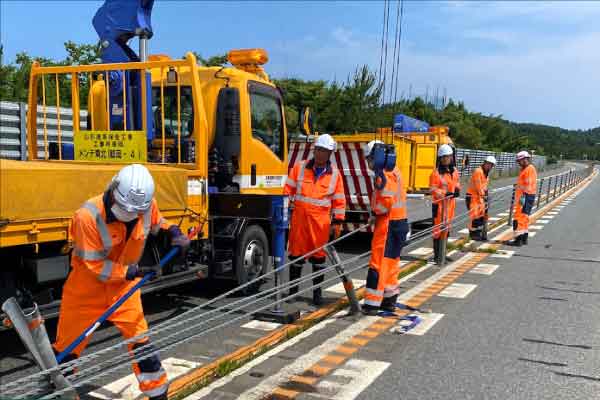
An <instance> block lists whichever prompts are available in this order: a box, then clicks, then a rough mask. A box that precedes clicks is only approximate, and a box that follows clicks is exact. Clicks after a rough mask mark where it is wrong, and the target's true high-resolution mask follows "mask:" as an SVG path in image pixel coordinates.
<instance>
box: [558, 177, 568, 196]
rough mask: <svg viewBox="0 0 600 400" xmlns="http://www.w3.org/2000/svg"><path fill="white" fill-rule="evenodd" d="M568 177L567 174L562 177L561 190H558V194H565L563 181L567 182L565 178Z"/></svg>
mask: <svg viewBox="0 0 600 400" xmlns="http://www.w3.org/2000/svg"><path fill="white" fill-rule="evenodd" d="M566 177H567V174H566V173H564V174H562V175H561V176H560V188H559V189H558V193H559V194H563V193H564V190H565V186H564V184H563V181H564V180H565V178H566Z"/></svg>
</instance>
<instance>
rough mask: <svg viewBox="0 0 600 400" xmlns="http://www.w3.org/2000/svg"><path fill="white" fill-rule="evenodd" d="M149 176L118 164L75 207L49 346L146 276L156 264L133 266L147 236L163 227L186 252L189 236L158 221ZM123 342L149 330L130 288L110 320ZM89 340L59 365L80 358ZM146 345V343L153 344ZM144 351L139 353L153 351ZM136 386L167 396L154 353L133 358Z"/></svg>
mask: <svg viewBox="0 0 600 400" xmlns="http://www.w3.org/2000/svg"><path fill="white" fill-rule="evenodd" d="M153 197H154V181H153V179H152V175H150V172H149V171H148V170H147V169H146V167H144V166H143V165H140V164H133V165H128V166H126V167H124V168H122V169H121V170H120V171H119V172H118V173H117V174H116V175H115V177H114V178H113V179H112V181H111V183H110V184H109V186H108V189H107V190H106V192H104V193H103V194H101V195H99V196H96V197H93V198H91V199H90V200H88V201H87V202H85V203H84V204H83V206H82V207H81V208H80V209H78V210H77V211H76V212H75V216H74V217H73V220H72V223H71V228H70V229H71V230H70V235H71V237H72V238H73V242H74V243H73V245H74V248H73V253H72V255H71V267H72V270H71V272H70V273H69V276H68V278H67V281H66V282H65V285H64V287H63V294H62V303H61V306H60V316H59V320H58V331H57V335H56V343H54V351H55V352H57V353H60V352H61V351H63V350H64V349H65V348H66V347H67V346H68V345H69V344H71V343H72V342H73V341H74V340H75V339H76V338H77V337H78V336H79V335H80V334H81V333H82V332H83V331H84V330H85V329H86V328H87V327H88V326H89V325H91V324H92V323H93V322H94V321H95V320H96V319H97V318H98V317H100V315H101V314H102V313H103V312H104V311H106V309H107V308H109V307H110V306H111V305H112V303H114V302H115V301H116V300H117V299H118V298H119V297H121V295H123V294H124V293H125V292H127V291H128V290H129V289H130V288H131V287H132V286H134V285H135V284H136V283H137V281H138V280H139V278H140V277H142V276H144V275H145V274H146V273H148V272H151V271H154V272H159V271H157V269H158V268H159V267H158V266H157V267H143V266H140V265H138V264H137V263H138V262H139V260H140V258H141V256H142V252H143V250H144V245H145V243H146V239H147V237H148V235H149V234H157V233H158V231H159V230H161V229H165V230H167V231H168V234H169V236H170V238H171V244H172V245H173V246H180V247H181V248H182V249H183V250H185V249H186V248H187V247H188V246H189V243H190V241H189V239H188V238H187V236H185V235H183V234H182V232H181V230H180V229H179V227H178V226H177V225H171V224H169V223H168V222H167V221H166V220H165V219H164V218H162V216H161V213H160V211H159V210H158V207H157V205H156V201H155V200H154V198H153ZM109 321H111V322H112V323H113V324H114V325H115V326H116V327H117V329H119V331H120V332H121V335H122V336H123V337H124V338H126V339H128V338H132V337H134V336H138V335H143V334H144V332H146V331H147V330H148V324H147V323H146V319H145V318H144V312H143V310H142V301H141V296H140V291H139V290H138V291H137V292H135V293H134V294H133V295H132V296H131V297H130V298H129V299H128V300H126V301H125V302H124V303H123V305H121V307H119V308H118V309H117V310H116V311H115V313H114V314H112V315H111V316H110V317H109ZM88 340H89V338H88V339H86V340H85V341H84V342H82V343H81V344H80V345H79V346H78V347H76V348H75V350H74V352H73V353H72V354H69V355H68V356H67V357H65V359H64V360H63V362H68V361H71V360H73V359H76V358H77V357H79V355H80V354H81V352H82V351H83V350H84V348H85V347H86V345H87V343H88ZM148 344H149V339H148V338H142V339H140V340H139V341H137V342H135V343H131V344H129V345H128V349H129V352H130V353H132V355H136V354H137V353H136V349H137V348H139V347H141V346H144V345H148ZM150 346H151V345H150ZM148 349H149V348H148V347H147V348H145V349H143V350H141V353H143V354H148V353H149V352H152V350H151V349H150V350H148ZM133 371H134V373H135V376H136V378H137V380H138V383H139V388H140V390H141V391H142V392H143V393H144V394H145V395H146V396H148V397H149V398H150V399H152V400H159V399H167V389H168V381H167V375H166V373H165V370H164V369H163V368H162V366H161V362H160V359H159V357H158V355H157V354H154V355H152V356H151V357H149V358H146V359H144V360H141V361H139V362H133Z"/></svg>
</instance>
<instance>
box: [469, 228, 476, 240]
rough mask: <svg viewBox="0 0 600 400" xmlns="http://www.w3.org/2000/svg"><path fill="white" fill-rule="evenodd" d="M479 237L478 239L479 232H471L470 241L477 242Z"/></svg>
mask: <svg viewBox="0 0 600 400" xmlns="http://www.w3.org/2000/svg"><path fill="white" fill-rule="evenodd" d="M477 237H478V236H477V231H472V230H469V239H471V240H477Z"/></svg>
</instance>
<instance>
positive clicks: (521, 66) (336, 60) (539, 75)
mask: <svg viewBox="0 0 600 400" xmlns="http://www.w3.org/2000/svg"><path fill="white" fill-rule="evenodd" d="M339 32H344V36H342V37H344V38H350V39H348V40H349V42H348V43H351V45H346V46H342V45H340V43H339V42H335V43H329V42H326V41H319V40H317V41H316V42H312V43H307V42H304V45H302V44H300V43H298V44H294V45H292V46H289V47H288V48H293V49H294V55H293V58H294V60H295V61H294V64H293V66H292V67H290V66H289V65H288V68H290V70H289V71H288V72H289V74H291V75H292V76H300V77H304V78H308V79H333V78H334V77H337V78H345V77H346V76H347V75H348V74H349V73H351V72H352V71H353V69H354V68H355V67H356V66H357V65H361V64H369V65H370V66H371V68H372V69H373V70H374V71H376V70H378V67H379V49H380V47H379V46H380V43H379V40H378V38H376V37H375V36H364V35H358V34H354V33H353V32H352V30H350V29H347V28H346V29H344V30H340V31H339ZM494 32H497V33H498V36H497V37H495V39H496V40H504V41H505V42H509V41H511V40H513V41H516V42H517V43H518V41H519V40H520V38H519V37H515V36H511V35H510V33H506V34H504V33H502V32H503V31H501V30H499V31H490V33H489V35H488V37H489V38H494V36H493V35H494V34H495V33H494ZM469 34H471V35H473V36H475V35H476V34H477V32H470V33H469ZM482 35H483V36H485V33H483V34H482ZM598 43H600V32H598V33H595V32H590V33H583V34H573V35H569V36H566V37H564V38H562V39H559V40H556V41H552V42H547V41H542V42H537V45H536V46H534V47H533V48H531V49H528V51H517V52H506V53H498V54H495V55H481V54H468V55H463V56H460V57H457V56H450V55H447V54H440V53H435V52H429V53H427V54H424V53H422V52H416V51H415V49H414V46H412V47H411V46H403V52H402V55H401V62H400V74H399V75H400V84H399V85H400V86H399V87H400V90H401V91H407V90H408V87H409V85H412V87H413V93H424V92H425V88H426V87H427V86H429V88H430V93H432V91H434V90H435V89H436V88H439V89H440V90H443V88H447V90H448V94H449V95H450V96H451V97H454V98H456V99H459V100H463V101H464V102H465V103H466V105H467V107H469V108H470V109H473V110H475V111H479V112H483V113H486V114H487V113H490V114H491V113H493V114H502V115H504V116H505V117H506V118H509V119H512V120H516V121H530V122H539V123H546V124H552V125H559V126H563V127H565V128H582V129H586V128H590V127H593V126H596V125H597V124H598V116H599V115H600V102H599V101H597V96H598V93H600V74H599V73H598V71H600V52H598ZM517 47H518V46H517ZM288 57H289V55H288ZM276 59H277V57H273V58H272V60H273V65H271V68H273V69H275V70H277V69H278V68H279V66H278V63H277V61H276ZM389 68H390V69H388V74H389V73H390V72H391V66H390V67H389ZM274 75H275V76H277V75H278V74H277V72H276V71H275V73H274Z"/></svg>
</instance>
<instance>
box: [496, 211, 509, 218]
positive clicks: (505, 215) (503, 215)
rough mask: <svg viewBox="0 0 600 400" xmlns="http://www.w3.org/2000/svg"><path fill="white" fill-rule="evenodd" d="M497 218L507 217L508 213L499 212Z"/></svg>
mask: <svg viewBox="0 0 600 400" xmlns="http://www.w3.org/2000/svg"><path fill="white" fill-rule="evenodd" d="M498 216H500V217H508V213H507V212H501V213H499V214H498Z"/></svg>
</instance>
